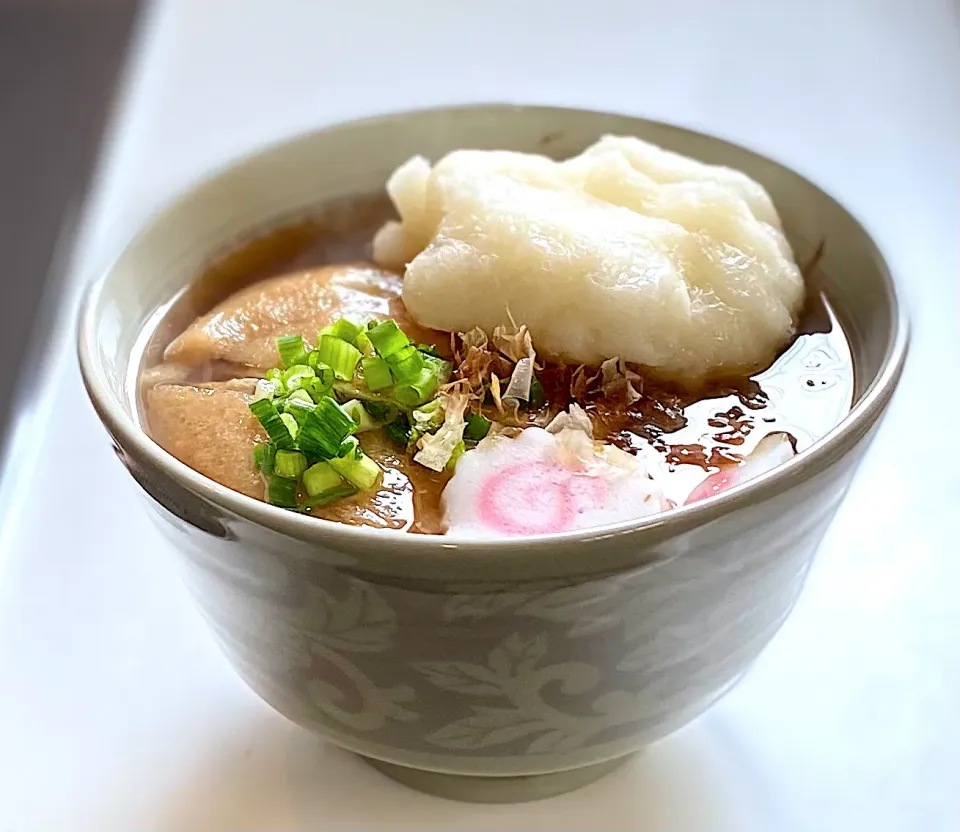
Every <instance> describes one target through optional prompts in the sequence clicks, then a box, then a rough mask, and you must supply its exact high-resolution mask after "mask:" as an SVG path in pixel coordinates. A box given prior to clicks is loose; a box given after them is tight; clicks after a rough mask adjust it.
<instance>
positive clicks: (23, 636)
mask: <svg viewBox="0 0 960 832" xmlns="http://www.w3.org/2000/svg"><path fill="white" fill-rule="evenodd" d="M415 5H416V8H417V9H419V10H420V13H421V14H422V17H423V19H424V20H426V21H429V22H427V23H423V24H420V25H417V24H416V23H415V22H414V21H412V20H411V19H409V18H408V17H407V16H406V15H407V14H413V6H414V4H400V3H389V2H387V0H383V2H363V0H351V2H346V3H315V2H308V0H271V1H270V2H267V0H261V2H257V0H171V1H170V2H166V3H163V4H161V5H159V6H157V7H156V8H155V9H154V13H153V14H152V15H151V17H150V19H149V21H148V23H147V25H145V26H144V29H143V40H142V44H141V46H142V48H141V49H140V50H139V52H138V54H137V56H136V59H135V60H134V63H133V65H132V69H131V74H130V77H129V83H128V88H127V90H126V93H125V95H124V97H123V100H122V101H121V105H120V107H119V108H118V114H117V121H116V130H115V132H114V135H113V138H112V141H111V143H110V145H109V147H108V148H107V152H106V154H105V164H104V166H103V168H102V171H101V176H100V178H99V185H98V188H97V191H96V193H97V198H96V200H95V201H94V204H93V206H92V210H91V212H90V213H89V215H88V217H87V219H88V222H87V223H86V225H85V227H84V233H83V234H82V236H81V243H80V245H79V250H78V253H77V257H76V263H75V268H74V269H73V270H72V272H71V278H70V281H69V283H68V285H67V287H66V289H65V290H64V292H63V295H62V297H61V307H62V308H61V312H62V316H61V321H60V323H59V325H58V326H57V327H55V330H54V332H53V333H52V341H51V351H50V363H49V365H48V367H47V370H46V371H45V372H46V375H45V379H46V381H45V385H44V388H43V392H42V394H41V395H40V396H38V397H36V398H35V399H34V400H33V401H32V402H31V409H30V411H29V413H27V414H25V419H24V420H23V421H22V422H21V424H20V431H19V433H18V438H17V440H16V443H15V445H14V447H13V449H12V450H11V452H10V453H9V454H8V456H7V458H6V460H5V463H6V475H5V479H4V483H3V490H2V494H0V511H2V517H0V830H3V832H13V830H16V832H21V830H30V832H33V830H45V829H51V830H53V829H56V830H73V829H78V830H81V829H82V830H96V831H97V832H114V830H133V829H137V830H146V829H170V830H174V829H175V830H185V829H196V830H214V829H235V830H240V829H244V830H254V829H259V830H268V829H269V830H278V829H284V830H287V829H290V830H299V829H304V830H306V829H330V830H332V829H341V830H370V829H441V828H443V829H448V830H466V829H489V828H501V829H502V828H511V829H525V830H534V829H543V830H547V829H549V830H565V829H570V830H575V829H580V830H583V829H620V830H626V829H630V830H672V831H674V832H676V831H677V830H698V832H703V831H705V830H709V832H720V831H721V830H723V831H725V830H731V832H732V831H734V830H735V832H754V830H757V831H759V830H764V832H766V831H767V830H776V832H781V830H782V832H797V831H798V830H817V832H828V831H829V830H838V831H839V830H842V832H854V831H855V830H870V831H871V832H881V831H882V830H898V832H899V830H922V831H923V832H936V831H938V830H948V829H949V830H956V829H960V715H958V714H960V708H958V702H960V603H958V601H957V587H958V586H960V546H958V545H957V542H956V541H957V536H956V519H957V513H958V510H960V477H958V461H960V459H958V457H960V455H958V451H957V444H956V441H955V436H956V431H955V429H954V425H955V423H956V420H957V418H958V416H957V414H958V413H960V398H958V394H957V387H958V370H960V361H958V352H960V350H958V334H957V329H958V303H957V275H958V273H960V258H958V242H957V240H958V228H960V206H958V199H960V187H958V186H960V35H958V11H957V6H956V5H953V6H951V5H950V3H949V2H947V0H944V2H938V0H914V2H909V1H908V0H903V2H895V1H894V0H879V1H877V0H835V2H829V1H828V0H807V1H806V2H794V3H789V4H787V3H779V2H776V3H775V2H772V1H771V0H756V2H749V1H747V0H745V1H744V2H734V3H732V2H723V3H721V2H716V0H701V2H685V3H681V2H677V3H669V4H668V3H657V2H633V3H630V2H626V0H624V2H621V3H615V2H605V0H593V1H592V2H584V3H574V2H572V1H571V2H567V0H554V1H553V2H549V3H548V2H520V0H514V2H513V3H511V2H509V0H503V2H500V1H499V0H498V1H497V2H494V0H486V2H482V3H472V4H467V3H456V2H447V3H433V2H421V3H419V4H415ZM468 100H469V101H485V100H486V101H489V100H512V101H527V102H539V103H555V104H565V105H580V106H587V107H594V108H608V109H616V110H622V111H627V112H633V113H636V114H642V115H645V116H650V117H654V118H663V119H666V120H669V121H674V122H678V123H682V124H686V125H690V126H694V127H702V128H704V129H707V130H711V131H714V132H716V133H719V134H721V135H724V136H727V137H730V138H732V139H734V140H739V141H741V142H743V143H746V144H748V145H750V146H753V147H756V148H758V149H761V150H763V151H766V152H768V153H770V154H771V155H774V156H776V157H778V158H780V159H781V160H782V161H785V162H786V163H787V164H790V165H792V166H794V167H795V168H797V169H799V170H800V171H802V172H804V173H806V174H807V175H809V176H810V177H812V178H813V179H815V180H816V181H818V182H819V183H821V184H823V185H824V186H825V187H827V188H828V189H829V190H831V191H832V192H833V193H834V194H835V195H836V196H838V197H839V198H840V199H841V200H843V201H845V202H846V203H847V204H848V205H849V206H850V207H851V208H852V209H853V210H854V212H855V213H857V214H858V215H859V216H860V217H861V218H862V219H863V220H864V222H865V223H866V225H867V226H868V227H869V228H870V229H871V230H872V231H873V232H874V233H875V235H876V236H877V238H878V239H879V240H880V241H881V243H882V246H883V248H884V249H885V251H886V253H887V255H888V256H889V259H890V262H891V264H892V266H893V268H894V270H895V271H896V272H898V273H899V275H900V277H901V278H902V281H903V286H904V287H905V289H906V291H907V293H908V295H909V298H910V301H911V304H912V306H913V312H914V323H915V329H914V348H913V354H912V359H911V361H910V363H909V365H908V371H907V374H906V377H905V378H904V382H903V386H902V388H901V392H900V394H899V396H898V397H897V399H896V401H895V404H894V407H893V409H892V411H891V413H890V415H889V418H888V420H887V422H886V423H885V426H884V429H883V431H882V432H881V435H880V436H879V438H878V439H877V441H876V443H875V445H874V446H873V449H872V450H871V452H870V454H869V456H868V458H867V460H866V462H865V463H864V466H863V468H862V471H861V473H860V475H859V476H858V478H857V480H856V482H855V485H854V487H853V489H852V491H851V493H850V495H849V498H848V500H847V502H846V504H845V505H844V507H843V508H842V510H841V512H840V514H839V516H838V517H837V519H836V522H835V524H834V526H833V527H832V529H831V531H830V532H829V534H828V536H827V539H826V540H825V541H824V544H823V548H822V550H821V552H820V554H819V560H818V563H817V566H816V567H815V569H814V571H813V573H812V575H811V577H810V580H809V583H808V585H807V588H806V590H805V594H804V596H803V598H802V600H801V602H800V604H799V606H798V608H797V609H796V612H795V614H794V615H793V617H792V618H791V619H790V621H789V622H788V623H787V625H786V626H785V627H784V629H783V631H782V632H781V634H780V635H779V636H778V637H777V638H776V639H775V640H774V642H773V643H772V644H771V645H770V647H769V649H768V650H767V651H766V653H765V654H764V655H763V657H762V658H761V660H760V661H759V663H758V664H757V666H756V668H755V669H754V670H753V672H752V673H751V674H750V675H749V677H748V678H747V680H746V681H745V682H744V683H743V684H742V685H741V686H740V687H739V688H738V689H737V690H736V691H735V692H734V693H733V694H731V695H730V696H729V697H728V698H726V699H725V700H724V701H723V702H722V703H720V704H719V705H718V706H717V707H715V708H714V709H713V710H712V711H711V712H710V713H709V714H707V715H706V716H704V717H702V718H701V719H699V720H698V721H697V722H695V723H694V724H693V725H691V726H689V727H688V728H686V729H685V730H683V731H681V732H680V733H679V734H677V735H675V736H674V737H672V738H670V739H668V740H665V741H663V742H661V743H659V744H657V745H656V746H654V747H653V748H651V749H649V751H647V752H646V753H645V754H644V755H642V756H639V757H637V758H636V759H635V760H634V761H632V762H630V763H629V764H628V765H627V766H625V767H624V768H622V769H621V770H619V771H618V772H616V773H615V774H613V775H611V776H609V777H608V778H607V779H605V780H603V781H601V782H598V783H596V784H594V785H593V786H590V787H588V788H586V789H583V790H582V791H580V792H578V793H575V794H571V795H567V796H563V797H559V798H554V799H552V800H548V801H544V802H541V803H532V804H525V805H517V806H492V807H491V806H474V805H468V804H456V803H452V802H447V801H443V800H439V799H433V798H429V797H425V796H423V795H420V794H417V793H414V792H412V791H408V790H406V789H405V788H403V787H401V786H398V785H395V784H394V783H392V782H390V781H388V780H386V779H385V778H383V777H382V776H381V775H379V774H377V773H376V772H374V771H373V770H371V769H369V768H367V767H366V766H365V765H364V764H362V763H361V762H360V761H358V760H357V759H355V758H353V757H351V756H350V755H348V754H346V753H344V752H341V751H339V750H338V749H336V748H333V747H331V746H329V745H325V744H323V743H322V742H320V741H318V740H316V739H314V738H313V737H312V736H310V735H309V734H307V733H305V732H304V731H302V730H300V729H299V728H297V727H295V726H293V725H292V724H289V723H288V722H286V721H285V720H284V719H283V718H282V717H280V716H278V715H276V714H275V713H274V712H272V711H271V710H270V708H268V707H267V706H266V705H264V704H262V703H261V702H260V701H259V700H258V699H257V698H256V697H255V696H254V695H253V694H252V693H250V692H249V691H248V690H247V689H246V688H245V687H244V685H243V684H242V683H241V682H240V681H239V679H238V678H236V677H235V676H234V674H233V673H232V671H231V670H230V668H229V667H228V666H227V663H226V661H225V660H224V658H223V657H222V656H221V655H220V654H219V652H218V650H217V649H216V647H215V646H214V644H213V642H212V640H211V638H210V636H209V635H208V634H207V632H206V629H205V627H204V625H203V624H202V622H201V621H200V619H199V617H198V615H197V614H196V613H195V612H194V611H193V609H192V607H191V605H190V603H189V601H188V599H187V596H186V592H185V590H184V589H183V587H182V586H181V584H180V582H179V579H178V577H177V573H176V571H175V565H174V561H173V559H172V558H171V557H170V555H169V552H168V551H167V550H166V549H165V548H164V544H162V543H161V541H160V540H159V539H158V538H157V537H156V536H155V534H154V533H153V528H152V526H150V525H149V524H148V522H147V521H146V520H145V518H144V517H143V516H142V514H141V507H140V505H139V499H138V498H137V497H136V495H135V494H134V491H133V485H132V481H128V478H127V476H126V474H125V473H124V472H123V470H122V469H121V467H120V465H119V464H118V463H117V462H116V461H115V459H114V458H113V454H112V453H111V452H110V450H109V445H108V443H107V440H106V436H105V434H104V433H103V432H102V430H101V429H100V427H99V425H98V424H97V421H96V419H95V417H94V414H93V412H92V409H91V408H90V407H89V405H88V404H87V402H86V400H85V397H84V394H83V391H82V388H81V385H80V380H79V375H78V370H77V367H76V361H75V358H74V354H73V332H72V317H73V315H74V313H75V307H76V298H77V289H78V287H79V286H80V285H81V284H82V283H83V282H84V281H85V280H87V279H88V278H89V276H90V275H91V274H93V273H94V272H96V271H97V269H98V268H99V267H101V266H102V265H103V264H104V263H105V262H106V261H107V260H108V259H109V257H110V254H111V252H114V251H115V250H116V247H117V246H118V245H120V244H121V243H122V242H123V241H124V240H125V239H126V238H128V236H129V235H130V234H131V233H132V232H133V231H134V230H135V229H136V227H137V226H138V225H139V224H140V223H141V222H142V221H143V219H144V218H145V217H146V216H148V215H149V214H150V213H151V212H152V211H153V210H155V209H156V208H157V207H158V206H159V205H160V204H161V203H163V202H164V201H165V200H167V199H168V198H169V197H170V196H171V195H172V194H174V193H175V192H176V191H178V190H180V189H181V188H183V187H184V186H186V185H187V184H188V183H189V182H190V181H191V180H192V179H194V178H195V177H196V176H197V175H199V174H201V173H202V172H204V171H206V170H208V169H209V168H210V167H211V166H215V165H218V164H220V163H222V162H223V161H225V160H226V159H228V158H230V157H232V156H235V155H237V154H239V153H241V152H243V151H245V150H248V149H250V148H253V147H255V146H256V145H259V144H261V143H263V142H267V141H271V140H274V139H277V138H279V137H283V136H285V135H288V134H290V133H293V132H296V131H300V130H303V129H306V128H309V127H312V126H315V125H318V124H321V123H325V122H331V121H336V120H341V119H344V118H348V117H352V116H355V115H362V114H368V113H372V112H377V111H385V110H390V109H398V108H404V107H409V106H418V105H427V104H440V103H456V102H463V101H468ZM69 454H72V456H70V457H69V462H68V455H69ZM51 464H56V465H57V466H59V468H60V469H61V471H63V470H64V468H65V470H66V481H65V482H64V481H61V482H60V484H59V485H57V486H55V487H53V488H51V487H50V485H49V483H47V482H46V481H45V480H44V470H49V467H50V466H51ZM61 476H63V475H62V474H61Z"/></svg>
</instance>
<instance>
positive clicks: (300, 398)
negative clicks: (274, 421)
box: [283, 387, 313, 412]
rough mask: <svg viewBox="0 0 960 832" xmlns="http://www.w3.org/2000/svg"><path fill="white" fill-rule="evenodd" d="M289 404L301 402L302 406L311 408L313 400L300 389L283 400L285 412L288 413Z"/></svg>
mask: <svg viewBox="0 0 960 832" xmlns="http://www.w3.org/2000/svg"><path fill="white" fill-rule="evenodd" d="M290 402H303V403H304V404H308V405H310V407H313V398H312V397H311V396H310V394H309V393H308V392H307V391H306V390H304V389H303V388H302V387H301V388H300V389H299V390H294V391H293V392H292V393H291V394H290V395H289V396H287V397H286V398H285V399H284V400H283V406H284V409H286V410H287V412H289V405H290Z"/></svg>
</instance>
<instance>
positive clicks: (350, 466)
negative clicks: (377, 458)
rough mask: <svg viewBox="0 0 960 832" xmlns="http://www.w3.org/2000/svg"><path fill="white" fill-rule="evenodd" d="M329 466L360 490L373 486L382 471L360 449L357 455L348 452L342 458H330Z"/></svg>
mask: <svg viewBox="0 0 960 832" xmlns="http://www.w3.org/2000/svg"><path fill="white" fill-rule="evenodd" d="M330 466H331V467H332V468H333V469H334V470H335V471H338V472H339V473H340V474H341V475H342V476H343V478H344V479H346V480H348V481H349V482H351V483H353V484H354V485H355V486H356V487H357V488H359V489H361V490H365V489H368V488H373V486H374V485H375V484H376V482H377V480H378V479H380V474H381V473H382V472H381V470H380V466H379V465H377V463H376V462H374V461H373V460H372V459H370V457H368V456H367V455H366V454H365V453H363V452H362V451H361V452H360V456H359V457H357V456H356V455H355V454H349V455H348V456H346V457H343V458H342V459H331V460H330Z"/></svg>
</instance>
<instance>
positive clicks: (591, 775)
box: [363, 754, 632, 803]
mask: <svg viewBox="0 0 960 832" xmlns="http://www.w3.org/2000/svg"><path fill="white" fill-rule="evenodd" d="M631 756H632V755H630V754H628V755H627V756H625V757H617V758H615V759H613V760H607V761H605V762H602V763H595V764H594V765H591V766H584V767H583V768H574V769H570V770H569V771H558V772H554V773H553V774H530V775H523V776H519V777H474V776H470V775H462V774H441V773H439V772H436V771H423V770H422V769H417V768H408V767H407V766H398V765H395V764H393V763H385V762H383V761H382V760H374V759H372V758H371V757H364V758H363V759H364V760H366V761H367V762H368V763H369V764H370V765H371V766H373V767H374V768H375V769H377V770H378V771H380V772H381V773H383V774H385V775H387V777H389V778H390V779H392V780H396V781H397V782H398V783H402V784H403V785H404V786H409V787H410V788H411V789H416V790H417V791H419V792H425V793H426V794H432V795H436V796H437V797H445V798H447V799H448V800H464V801H468V802H470V803H524V802H526V801H529V800H541V799H542V798H545V797H553V796H554V795H558V794H564V793H565V792H572V791H574V790H575V789H579V788H581V787H582V786H586V785H587V784H589V783H592V782H593V781H594V780H599V779H600V778H601V777H603V776H604V775H605V774H609V773H610V772H611V771H613V770H614V769H615V768H617V767H619V766H621V765H623V763H625V762H626V761H627V760H628V759H630V757H631Z"/></svg>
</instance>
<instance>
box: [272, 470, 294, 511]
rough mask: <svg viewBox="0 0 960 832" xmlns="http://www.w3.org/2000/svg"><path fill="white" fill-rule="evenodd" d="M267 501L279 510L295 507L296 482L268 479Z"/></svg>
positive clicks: (276, 478) (274, 477)
mask: <svg viewBox="0 0 960 832" xmlns="http://www.w3.org/2000/svg"><path fill="white" fill-rule="evenodd" d="M267 501H268V502H270V503H272V504H273V505H275V506H280V507H281V508H296V507H297V481H296V480H291V479H287V478H286V477H278V476H276V475H274V476H272V477H270V479H269V480H268V481H267Z"/></svg>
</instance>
